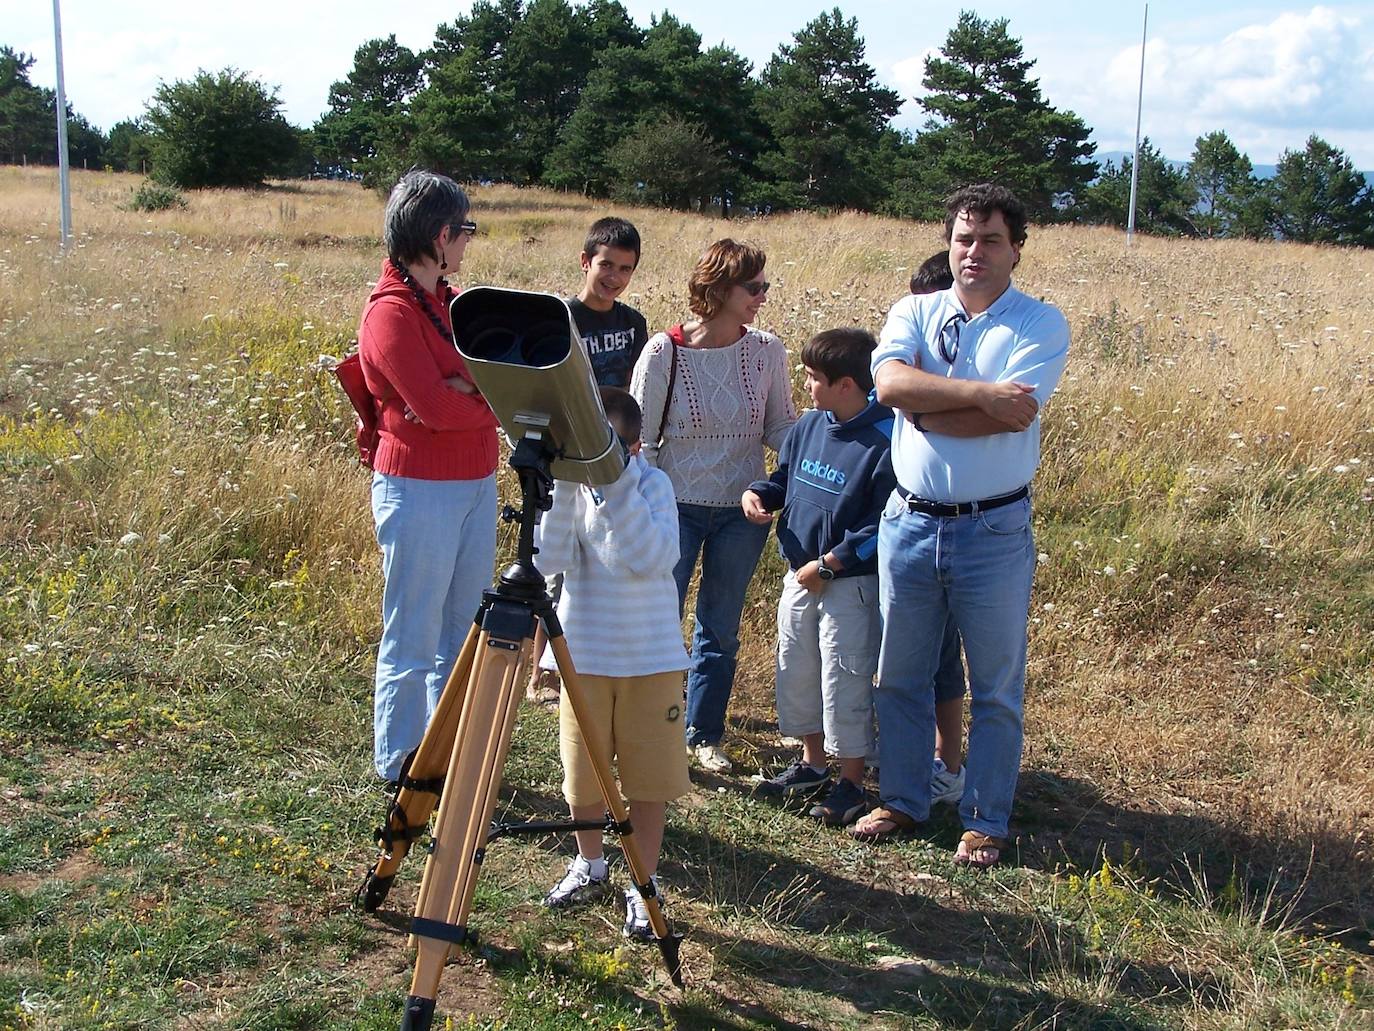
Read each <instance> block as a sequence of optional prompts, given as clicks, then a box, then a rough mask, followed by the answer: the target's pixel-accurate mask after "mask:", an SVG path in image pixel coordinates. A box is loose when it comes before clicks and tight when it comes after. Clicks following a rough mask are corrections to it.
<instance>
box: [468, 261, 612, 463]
mask: <svg viewBox="0 0 1374 1031" xmlns="http://www.w3.org/2000/svg"><path fill="white" fill-rule="evenodd" d="M449 313H450V315H452V317H453V338H454V343H455V344H456V345H457V347H458V353H459V354H461V355H462V356H463V360H464V361H466V362H467V366H468V369H469V370H470V371H471V372H472V378H473V380H474V381H475V382H476V384H477V386H478V388H479V389H480V390H481V391H482V395H483V396H484V397H485V398H486V399H487V404H489V405H491V410H492V411H493V412H495V413H496V418H497V419H498V420H499V421H500V423H501V428H502V429H503V430H505V432H506V436H507V437H509V438H510V441H511V444H512V445H514V444H517V443H519V442H520V441H521V440H522V439H524V438H527V437H533V438H536V439H538V440H540V441H542V442H544V444H545V445H546V447H547V450H548V453H549V454H550V455H551V457H552V462H551V464H550V471H551V472H552V474H553V476H554V478H555V479H559V480H573V481H575V482H577V483H585V484H587V485H588V486H593V487H595V486H598V485H600V484H606V483H613V482H615V481H616V480H617V479H618V478H619V477H620V474H621V472H622V471H623V470H624V468H625V462H626V458H625V450H624V448H623V447H622V446H621V444H620V441H619V440H618V439H617V437H616V435H615V431H614V430H613V429H612V428H611V425H610V423H609V422H607V420H606V412H605V409H604V408H602V406H601V392H600V388H599V387H598V386H597V383H596V377H595V375H594V374H593V373H592V365H591V362H590V360H588V358H587V349H586V347H585V345H584V344H583V343H582V337H581V336H580V335H579V334H578V332H577V323H576V322H574V321H573V317H572V312H571V311H569V310H568V305H567V303H566V302H565V301H563V299H562V298H560V297H555V296H554V295H553V294H545V293H534V292H532V291H528V290H505V289H501V288H498V287H494V286H478V287H472V288H470V289H468V290H464V291H463V292H462V293H461V294H459V295H458V296H457V297H455V298H454V299H453V301H452V303H451V304H450V305H449Z"/></svg>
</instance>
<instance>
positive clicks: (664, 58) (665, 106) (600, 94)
mask: <svg viewBox="0 0 1374 1031" xmlns="http://www.w3.org/2000/svg"><path fill="white" fill-rule="evenodd" d="M749 70H750V66H749V62H748V61H746V60H745V59H744V58H742V57H740V56H739V55H738V54H736V53H735V52H734V51H733V50H730V49H729V48H727V47H723V46H719V47H713V48H711V49H710V50H708V51H706V52H705V53H702V52H701V36H700V35H699V34H698V33H697V32H696V31H695V30H694V29H692V28H691V27H690V26H688V25H684V24H683V23H682V22H680V21H678V20H677V19H676V18H674V17H673V16H672V15H669V14H664V15H663V16H662V17H661V18H658V19H655V21H654V23H653V24H652V26H651V27H650V29H649V31H648V32H647V33H646V34H645V37H644V40H643V45H642V46H639V47H612V48H610V49H608V50H605V51H603V52H602V53H601V54H599V55H598V57H597V61H596V65H595V67H594V68H593V69H592V71H591V74H590V75H589V76H588V79H587V85H586V88H585V89H584V90H583V91H582V96H581V99H580V100H579V102H578V106H577V110H576V111H574V112H573V115H572V117H571V118H570V119H569V120H568V122H567V124H566V125H564V126H563V128H562V130H561V131H560V133H559V142H558V146H557V147H556V148H555V149H554V152H553V153H552V154H551V155H550V156H549V160H548V163H547V164H546V166H545V175H544V178H545V181H546V182H548V183H550V184H551V185H554V186H562V187H565V188H570V189H576V190H580V191H582V192H584V193H587V194H589V195H592V196H607V195H612V194H613V195H616V196H630V195H634V196H640V197H645V196H649V195H654V194H656V193H657V191H659V190H660V188H663V189H664V190H666V192H667V193H668V194H674V195H677V194H679V193H680V190H678V189H677V188H676V187H669V186H668V184H667V182H666V181H665V182H662V183H660V182H654V181H646V180H644V179H643V178H642V173H643V172H644V171H645V170H646V169H653V168H658V169H664V167H665V166H663V165H662V164H661V163H657V162H653V161H651V160H648V158H649V155H647V153H644V151H643V148H644V147H647V146H648V145H649V141H652V140H653V139H655V138H660V137H661V138H664V139H665V140H668V139H671V140H673V141H680V140H681V139H684V138H688V137H690V136H691V135H693V134H700V135H701V137H702V139H703V140H704V141H706V142H707V143H709V146H708V150H707V151H706V152H704V159H705V160H704V164H705V165H710V166H712V168H713V169H715V166H716V164H717V159H719V161H721V162H723V166H722V167H721V168H719V169H715V170H714V171H712V173H711V174H710V175H702V176H697V177H693V176H690V175H688V176H687V178H689V179H693V180H694V181H696V182H697V183H698V184H699V185H700V184H703V183H706V182H711V183H714V187H713V189H714V190H715V191H716V192H715V193H709V192H708V193H704V194H703V193H698V194H696V195H695V197H694V202H696V203H701V202H702V201H704V200H708V199H711V198H713V197H719V198H720V199H721V200H722V203H727V202H728V198H730V197H732V196H733V195H735V193H736V192H737V191H738V190H739V188H740V186H741V183H742V182H744V181H745V180H746V179H747V178H748V176H749V174H750V172H751V170H752V162H753V158H754V156H755V155H756V154H757V152H758V149H759V146H760V137H761V135H762V133H763V128H762V126H761V124H760V123H759V122H758V119H757V116H756V115H755V113H754V104H753V97H754V92H755V90H756V89H757V87H756V85H755V84H754V82H753V81H752V80H751V79H750V77H749ZM632 136H633V137H635V139H636V148H632V149H636V153H640V154H642V155H643V157H644V159H645V160H643V161H636V170H631V169H629V168H627V167H626V166H625V165H624V164H623V163H622V161H621V160H619V159H618V158H617V157H615V156H613V153H612V152H613V151H614V150H615V149H616V148H617V147H618V146H619V145H620V144H621V143H622V142H624V141H625V140H627V139H628V138H630V137H632ZM623 156H624V155H623V154H622V155H621V157H623ZM685 156H686V155H685V154H684V157H685ZM668 178H669V179H671V180H672V181H673V182H675V183H676V182H679V181H680V180H681V178H682V176H681V175H680V174H679V173H677V172H674V173H673V174H672V175H671V176H669V177H668ZM646 191H647V192H646ZM670 203H674V204H679V203H682V201H680V200H674V201H671V202H670Z"/></svg>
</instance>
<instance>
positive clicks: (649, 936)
mask: <svg viewBox="0 0 1374 1031" xmlns="http://www.w3.org/2000/svg"><path fill="white" fill-rule="evenodd" d="M650 882H651V883H652V884H653V886H654V895H656V896H657V897H658V905H659V910H660V912H661V911H662V908H663V893H662V892H660V891H659V890H658V878H657V877H652V878H650ZM620 933H621V934H623V935H624V936H625V937H626V938H632V939H634V940H635V941H641V942H651V941H653V940H654V927H653V924H651V923H649V907H648V906H647V905H646V904H645V902H644V896H643V895H641V894H640V893H639V889H638V888H634V887H630V888H626V889H625V923H624V924H623V925H621V928H620Z"/></svg>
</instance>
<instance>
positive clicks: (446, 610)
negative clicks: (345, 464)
mask: <svg viewBox="0 0 1374 1031" xmlns="http://www.w3.org/2000/svg"><path fill="white" fill-rule="evenodd" d="M372 518H373V519H374V521H375V522H376V524H377V543H378V544H379V545H381V548H382V575H383V577H384V579H385V587H384V588H383V590H382V641H381V644H380V646H379V647H378V649H377V681H376V688H375V692H374V694H373V731H374V751H373V758H374V762H375V764H376V767H377V773H378V775H379V776H381V777H384V778H386V779H387V780H395V779H396V778H397V777H398V776H399V775H400V772H401V762H402V760H404V759H405V757H406V755H407V753H409V752H410V751H411V750H412V749H414V748H415V747H416V746H417V745H418V744H419V743H420V739H421V738H422V737H423V736H424V733H425V727H426V726H427V725H428V723H429V717H430V715H431V714H432V713H433V712H434V707H435V705H437V704H438V702H439V695H440V693H441V692H442V691H443V689H444V684H445V683H446V682H447V680H448V675H449V672H450V671H451V670H452V669H453V664H454V662H455V661H456V660H457V658H458V653H459V651H461V650H462V647H463V642H464V641H465V640H466V639H467V635H468V631H469V630H470V629H471V627H472V622H473V617H474V616H475V615H476V614H477V606H478V605H479V604H480V603H481V600H482V591H483V590H485V589H486V588H487V587H488V586H490V585H491V582H492V567H493V565H494V563H495V561H496V477H495V476H488V477H486V478H485V479H481V480H419V479H414V478H412V477H408V476H387V475H385V474H383V473H373V474H372Z"/></svg>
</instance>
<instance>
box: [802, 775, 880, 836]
mask: <svg viewBox="0 0 1374 1031" xmlns="http://www.w3.org/2000/svg"><path fill="white" fill-rule="evenodd" d="M869 806H870V800H869V798H868V796H867V795H865V794H864V793H863V789H862V788H860V787H859V786H858V785H857V784H855V783H854V782H853V781H852V780H849V779H847V778H845V777H841V778H840V779H839V780H837V781H835V786H834V787H833V788H831V789H830V791H829V792H828V793H827V794H826V796H825V798H823V799H822V800H821V801H820V802H818V803H816V804H815V805H813V806H812V807H811V810H810V812H811V815H812V816H814V817H815V818H816V819H818V820H820V821H821V823H824V824H826V825H827V826H830V827H843V826H845V825H846V824H849V823H853V822H854V821H855V820H857V819H858V818H859V817H860V816H861V815H862V814H863V813H866V812H867V811H868V809H869Z"/></svg>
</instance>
